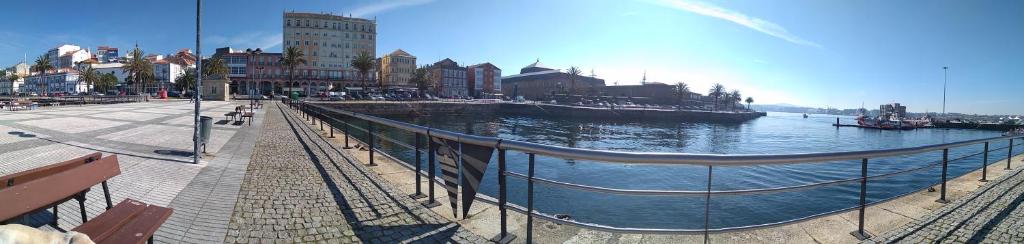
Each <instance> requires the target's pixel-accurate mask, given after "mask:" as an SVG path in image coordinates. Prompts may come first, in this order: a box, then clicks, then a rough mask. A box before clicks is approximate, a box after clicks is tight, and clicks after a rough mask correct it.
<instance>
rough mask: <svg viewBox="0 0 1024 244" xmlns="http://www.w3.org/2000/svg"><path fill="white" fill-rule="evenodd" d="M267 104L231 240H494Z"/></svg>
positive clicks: (281, 107) (278, 106)
mask: <svg viewBox="0 0 1024 244" xmlns="http://www.w3.org/2000/svg"><path fill="white" fill-rule="evenodd" d="M267 108H268V109H267V116H266V123H265V124H264V125H263V126H264V127H263V131H262V133H261V135H260V136H259V139H258V140H257V142H256V147H255V149H254V150H253V156H252V160H251V161H250V163H249V166H248V168H247V171H246V174H245V178H244V182H243V184H242V186H241V190H240V192H239V197H238V201H237V203H236V204H235V208H234V215H233V216H232V218H231V223H230V224H229V226H228V229H229V231H228V236H227V238H226V239H225V242H227V243H291V242H328V243H351V242H365V243H406V242H425V243H438V242H455V243H483V242H487V240H486V239H485V238H483V237H480V236H478V235H475V234H473V233H471V232H469V231H468V230H466V229H464V228H463V227H462V226H460V225H458V224H455V223H450V222H448V221H447V220H445V219H444V218H442V217H441V216H439V215H438V214H437V213H434V212H432V211H431V210H429V209H427V208H425V207H423V206H421V205H420V204H419V203H417V202H416V201H414V200H413V199H410V198H409V197H407V196H405V195H404V194H403V193H401V191H399V190H397V189H396V188H394V187H393V186H391V185H390V183H388V182H387V181H386V180H384V179H383V178H381V177H380V176H379V175H377V174H375V173H373V172H372V171H371V170H369V169H368V168H367V167H366V166H364V165H361V164H359V163H358V161H354V160H352V156H351V155H348V154H347V153H345V152H342V151H341V150H339V149H336V148H334V147H332V145H330V144H329V143H328V142H327V141H326V140H325V139H324V138H323V135H322V134H320V133H321V132H320V131H319V130H318V129H314V128H311V127H310V126H309V122H307V121H306V120H304V119H303V118H301V117H298V116H297V115H295V114H293V112H292V111H291V110H290V109H288V108H286V107H284V105H282V104H279V103H274V104H268V106H267Z"/></svg>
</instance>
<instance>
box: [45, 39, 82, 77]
mask: <svg viewBox="0 0 1024 244" xmlns="http://www.w3.org/2000/svg"><path fill="white" fill-rule="evenodd" d="M91 58H92V54H90V53H89V50H87V49H82V47H79V46H75V45H67V44H65V45H60V46H57V47H55V48H52V49H50V50H48V51H46V59H49V60H50V65H52V66H53V68H54V69H56V70H61V71H64V70H70V69H73V68H74V67H75V65H76V64H78V63H79V62H82V61H85V60H89V59H91Z"/></svg>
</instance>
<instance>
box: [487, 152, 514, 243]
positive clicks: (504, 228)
mask: <svg viewBox="0 0 1024 244" xmlns="http://www.w3.org/2000/svg"><path fill="white" fill-rule="evenodd" d="M498 143H499V144H500V143H501V142H500V141H499V142H498ZM505 182H506V181H505V149H498V210H499V214H500V218H501V219H500V221H501V222H500V223H501V230H500V232H498V235H497V236H495V237H494V238H491V241H493V242H495V243H502V244H505V243H509V242H511V241H512V239H515V238H516V236H515V235H512V234H509V233H508V215H507V214H506V212H505V208H506V206H505V205H506V202H507V201H508V186H506V185H505Z"/></svg>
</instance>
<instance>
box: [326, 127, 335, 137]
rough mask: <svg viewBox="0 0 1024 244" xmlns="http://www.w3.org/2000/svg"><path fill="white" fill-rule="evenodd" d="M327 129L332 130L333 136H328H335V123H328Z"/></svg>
mask: <svg viewBox="0 0 1024 244" xmlns="http://www.w3.org/2000/svg"><path fill="white" fill-rule="evenodd" d="M327 129H329V130H331V136H329V137H327V138H334V125H332V124H328V125H327Z"/></svg>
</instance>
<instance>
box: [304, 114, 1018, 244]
mask: <svg viewBox="0 0 1024 244" xmlns="http://www.w3.org/2000/svg"><path fill="white" fill-rule="evenodd" d="M289 105H290V106H292V107H293V108H296V109H298V110H301V111H303V112H304V113H307V114H309V113H310V112H312V113H315V115H313V116H316V117H320V120H325V119H326V120H328V121H336V122H340V123H343V124H344V125H345V126H346V128H348V127H354V128H356V130H359V131H362V132H364V133H369V134H370V136H369V138H380V139H376V140H381V141H385V142H388V143H391V144H394V145H396V146H398V147H401V148H405V149H409V150H413V152H414V153H417V154H418V153H419V152H423V150H422V149H421V148H419V144H418V143H417V145H416V146H412V145H409V144H407V143H404V142H402V141H401V140H398V139H395V138H390V137H386V136H381V135H380V133H379V132H370V131H367V130H366V129H365V128H362V127H359V126H355V125H352V124H351V123H348V122H345V121H342V120H339V119H337V118H336V117H335V116H336V115H340V116H346V117H350V118H354V119H357V120H362V121H366V122H368V123H370V124H369V125H371V127H370V128H373V127H376V126H387V127H391V128H395V129H397V130H399V131H405V132H409V133H413V134H415V135H417V137H418V136H419V135H427V136H429V137H437V138H443V139H447V140H452V141H456V142H459V143H465V144H472V145H478V146H485V147H491V148H495V149H499V150H511V151H518V152H522V153H526V154H529V155H530V164H529V166H530V172H531V174H530V175H524V174H521V173H517V172H511V171H505V170H504V169H500V170H499V171H501V172H499V177H503V176H512V177H513V178H517V179H522V180H525V181H526V182H527V184H528V185H529V186H530V189H532V185H533V183H540V184H545V185H549V186H554V187H560V188H566V189H576V190H582V191H590V192H599V193H608V194H619V195H643V196H697V195H704V197H706V198H707V199H706V201H707V202H708V203H710V201H711V196H712V195H744V194H763V193H773V192H784V191H795V190H800V189H809V188H818V187H824V186H829V185H836V184H843V183H851V182H861V189H860V194H861V195H860V198H861V199H860V204H859V205H855V206H851V207H846V208H841V209H836V210H832V211H827V212H822V213H815V214H811V215H808V216H803V217H799V218H795V219H790V220H784V221H779V222H774V223H765V224H757V225H748V226H737V227H725V228H711V227H710V226H708V223H707V222H705V226H704V228H703V229H657V228H653V229H652V228H620V227H612V226H605V225H600V224H595V223H584V222H577V221H573V220H564V219H559V218H557V217H555V216H552V215H548V214H544V213H542V212H540V211H537V210H535V209H534V210H532V211H529V210H527V208H523V207H522V206H519V205H516V204H512V203H507V202H506V201H505V200H504V198H505V196H504V193H502V195H501V196H500V197H501V199H503V200H501V201H503V202H506V204H505V205H504V206H505V207H509V209H512V210H513V211H516V212H520V213H523V214H526V213H527V212H530V214H528V216H532V217H537V218H540V219H544V220H547V221H551V222H554V223H559V224H568V225H574V226H578V227H582V228H588V229H594V230H601V231H607V232H615V233H650V234H673V233H675V234H680V233H684V234H687V233H688V234H693V233H701V232H703V233H705V234H707V233H709V232H710V233H714V232H729V231H737V230H750V229H758V228H766V227H771V226H778V225H783V224H790V223H796V222H801V221H806V220H810V219H814V218H818V217H822V216H826V215H831V214H835V213H839V212H844V211H850V210H854V209H858V208H859V209H860V212H861V217H860V218H861V219H860V224H861V227H860V228H861V229H859V232H860V233H861V236H858V235H857V234H854V235H855V236H858V238H862V237H864V233H865V232H863V222H864V219H863V218H864V215H863V212H864V208H866V207H868V206H874V205H877V204H881V203H885V202H888V201H891V200H894V199H898V198H900V197H904V196H907V195H909V194H913V193H915V192H919V191H921V190H924V189H930V188H932V187H934V186H935V185H937V184H941V186H942V197H941V198H940V200H939V201H940V202H944V201H946V200H945V188H946V174H947V172H946V171H947V165H948V163H950V162H957V161H960V160H964V159H967V158H970V157H974V156H978V155H981V154H984V155H985V160H984V161H983V164H982V167H983V168H987V167H988V166H989V165H990V164H989V163H988V153H989V152H994V151H999V150H1004V149H1007V148H1010V149H1011V150H1008V152H1007V153H1008V156H1009V157H1012V156H1013V155H1014V154H1013V151H1012V147H1013V146H1015V145H1024V143H1020V144H1017V143H1013V142H1014V139H1019V138H1024V135H1010V136H999V137H992V138H984V139H976V140H968V141H960V142H952V143H942V144H934V145H926V146H917V147H909V148H898V149H882V150H865V151H847V152H832V153H804V154H756V155H754V154H748V155H718V154H693V153H661V152H621V151H607V150H594V149H580V148H568V147H561V146H552V145H543V144H537V143H531V142H522V141H515V140H503V139H499V138H495V137H484V136H476V135H467V134H463V133H456V132H451V131H446V130H439V129H434V128H430V127H425V126H419V125H413V124H409V123H404V122H399V121H394V120H390V119H385V118H379V117H375V116H369V115H364V114H358V113H353V112H349V111H344V110H340V109H335V108H330V107H327V106H321V105H317V104H315V103H294V102H291V103H289ZM378 128H379V127H378ZM375 131H378V130H375ZM373 134H377V136H373ZM346 136H351V135H346ZM357 140H358V139H357ZM376 140H374V141H376ZM1002 140H1009V141H1010V143H1008V144H1007V146H1004V147H1000V148H996V149H989V143H990V142H996V141H1002ZM364 144H365V143H364ZM975 144H985V149H986V150H983V151H982V152H979V153H972V154H968V155H963V156H960V157H957V158H953V159H949V158H948V152H949V149H951V148H958V147H964V146H970V145H975ZM346 145H347V144H346ZM370 145H372V143H371V144H370ZM375 150H376V149H374V148H370V152H371V155H372V152H373V151H375ZM933 151H942V152H943V159H942V160H940V161H932V162H929V163H927V164H925V165H922V166H918V167H913V168H908V169H901V170H898V171H893V172H888V173H882V174H876V175H870V176H869V175H867V171H866V170H867V163H868V159H873V158H882V157H894V156H904V155H913V154H920V153H927V152H933ZM428 153H429V150H428ZM501 153H502V155H504V154H503V153H504V152H503V151H502V152H501ZM534 154H539V155H543V156H548V157H556V158H566V159H573V160H590V161H600V162H619V163H627V164H630V163H632V164H685V165H701V166H707V167H708V184H707V187H708V188H707V190H703V191H690V190H646V189H618V188H607V187H599V186H590V185H583V184H576V183H569V182H561V181H557V180H551V179H543V178H537V177H534V176H533V175H532V172H533V167H534V166H533V165H534V163H533V155H534ZM384 155H386V156H388V157H391V156H390V155H387V154H384ZM391 158H392V159H393V160H396V161H399V162H401V163H402V164H401V165H402V166H404V167H406V168H410V169H412V165H409V164H408V163H406V162H404V161H402V160H398V159H397V158H394V157H391ZM417 159H418V157H417ZM1008 159H1009V158H1008ZM500 160H502V163H503V162H504V161H503V160H504V156H502V157H501V159H500ZM847 160H862V165H861V166H862V167H861V169H862V176H861V177H855V178H848V179H839V180H830V181H823V182H816V183H808V184H802V185H793V186H782V187H773V188H758V189H741V190H712V189H711V182H710V179H711V175H712V170H711V168H712V167H713V166H746V165H776V164H796V163H810V162H835V161H847ZM371 163H372V161H371ZM419 163H421V162H419V161H417V162H416V164H417V165H418V164H419ZM1009 163H1010V162H1009V161H1008V162H1007V169H1009V167H1010V166H1009ZM428 165H430V166H431V167H432V166H433V159H431V162H430V163H428ZM937 166H942V180H940V181H938V182H936V183H933V184H929V185H927V186H925V187H922V188H919V189H917V190H913V191H909V192H905V193H902V194H898V195H895V196H891V197H889V198H885V199H881V200H877V201H874V202H866V201H865V199H864V197H865V195H864V193H865V191H866V188H865V187H866V183H867V181H868V180H877V179H883V178H888V177H893V176H897V175H903V174H909V173H912V172H917V171H922V170H927V169H932V168H935V167H937ZM431 169H433V168H431ZM429 171H430V170H428V172H423V171H419V170H417V172H416V173H417V175H427V176H428V179H429V181H430V183H431V184H433V183H434V182H440V181H441V179H440V178H438V177H431V176H433V174H432V173H433V172H429ZM431 178H432V179H431ZM982 179H983V180H984V177H983V178H982ZM502 184H504V183H502ZM431 187H433V186H432V185H431ZM504 187H505V186H504V185H500V188H502V189H504ZM417 188H419V187H417ZM431 189H432V188H431ZM417 192H419V189H417ZM502 192H504V191H502ZM530 192H531V193H530V194H529V195H528V197H527V199H528V201H529V202H532V198H533V197H532V190H530ZM430 193H431V196H430V202H431V203H432V202H433V194H432V193H433V192H432V191H430ZM478 200H481V201H483V202H487V203H491V204H496V205H500V204H498V201H495V199H492V198H491V197H489V196H486V195H485V196H481V197H479V198H478ZM530 206H532V204H531V205H530ZM705 208H708V207H705ZM708 214H709V213H707V209H705V220H707V218H708V216H707V215H708ZM502 216H503V217H502V227H504V225H505V221H504V211H502ZM531 221H532V220H531V219H530V218H528V219H527V229H530V228H531V226H532V225H531ZM502 230H503V231H502V233H501V236H505V235H506V233H504V228H502ZM527 235H528V236H527V240H530V238H529V235H530V234H529V231H528V234H527ZM705 238H706V235H705Z"/></svg>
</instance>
